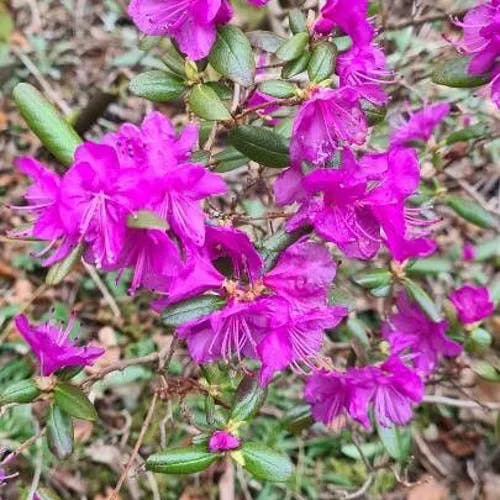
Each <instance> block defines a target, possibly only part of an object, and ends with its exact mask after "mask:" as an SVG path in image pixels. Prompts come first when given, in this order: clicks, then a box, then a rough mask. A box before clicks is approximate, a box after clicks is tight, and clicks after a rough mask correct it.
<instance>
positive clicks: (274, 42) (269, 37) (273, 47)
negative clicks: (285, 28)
mask: <svg viewBox="0 0 500 500" xmlns="http://www.w3.org/2000/svg"><path fill="white" fill-rule="evenodd" d="M247 36H248V38H249V40H250V43H251V44H252V47H255V48H256V49H260V50H263V51H264V52H270V53H271V54H274V53H275V52H276V51H277V50H278V49H279V48H280V47H281V45H283V43H284V41H285V38H283V37H281V36H279V35H276V34H275V33H272V32H271V31H250V32H249V33H247Z"/></svg>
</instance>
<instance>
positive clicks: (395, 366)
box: [357, 356, 424, 427]
mask: <svg viewBox="0 0 500 500" xmlns="http://www.w3.org/2000/svg"><path fill="white" fill-rule="evenodd" d="M360 378H361V380H362V382H361V384H366V386H367V387H370V386H371V394H370V397H369V399H370V400H371V402H372V403H373V410H374V415H375V419H376V420H377V422H378V423H379V424H380V425H381V426H383V427H391V426H392V425H405V424H407V423H408V422H409V421H410V420H411V417H412V404H413V403H419V402H420V401H422V398H423V395H424V384H423V382H422V380H421V379H420V377H419V376H418V375H417V374H416V373H415V372H413V371H412V370H410V369H409V368H408V367H407V366H405V365H404V364H403V362H402V361H401V360H400V359H399V358H398V357H397V356H391V357H390V358H388V359H387V360H386V361H385V362H384V363H382V365H381V366H380V368H378V367H375V368H370V367H369V368H368V369H365V370H363V371H362V372H361V375H360ZM362 406H363V405H361V407H360V410H361V411H360V413H359V414H357V418H358V420H359V421H361V422H363V421H365V422H367V421H368V416H367V414H366V413H363V409H362Z"/></svg>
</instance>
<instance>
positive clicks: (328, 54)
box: [307, 42, 337, 83]
mask: <svg viewBox="0 0 500 500" xmlns="http://www.w3.org/2000/svg"><path fill="white" fill-rule="evenodd" d="M336 58H337V49H336V47H335V45H333V44H331V43H329V42H320V43H318V44H317V45H316V46H315V47H314V48H313V50H312V54H311V59H310V60H309V64H308V65H307V73H308V74H309V80H311V82H315V83H319V82H322V81H323V80H326V79H327V78H330V76H331V74H332V73H333V71H334V69H335V60H336Z"/></svg>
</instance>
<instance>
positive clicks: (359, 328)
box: [347, 317, 370, 347]
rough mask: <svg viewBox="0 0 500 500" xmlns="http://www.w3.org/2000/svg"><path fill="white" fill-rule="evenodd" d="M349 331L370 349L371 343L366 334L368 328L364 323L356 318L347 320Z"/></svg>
mask: <svg viewBox="0 0 500 500" xmlns="http://www.w3.org/2000/svg"><path fill="white" fill-rule="evenodd" d="M347 329H348V330H349V332H350V333H351V335H352V336H353V337H354V338H355V339H356V340H357V341H358V342H359V343H360V344H361V345H362V346H363V347H368V346H369V344H370V341H369V339H368V334H367V332H366V327H365V325H364V323H363V322H362V321H360V320H359V319H358V318H356V317H352V318H349V319H348V320H347Z"/></svg>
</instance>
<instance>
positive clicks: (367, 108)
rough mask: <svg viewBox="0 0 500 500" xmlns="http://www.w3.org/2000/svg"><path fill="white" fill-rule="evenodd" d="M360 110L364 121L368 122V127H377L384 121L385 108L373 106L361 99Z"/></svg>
mask: <svg viewBox="0 0 500 500" xmlns="http://www.w3.org/2000/svg"><path fill="white" fill-rule="evenodd" d="M361 109H362V110H363V111H364V113H365V115H366V119H367V120H368V125H369V126H370V127H373V126H374V125H378V124H379V123H382V122H383V121H384V120H385V115H386V112H387V109H386V108H385V106H375V104H372V103H371V102H370V101H367V100H366V99H362V100H361Z"/></svg>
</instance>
